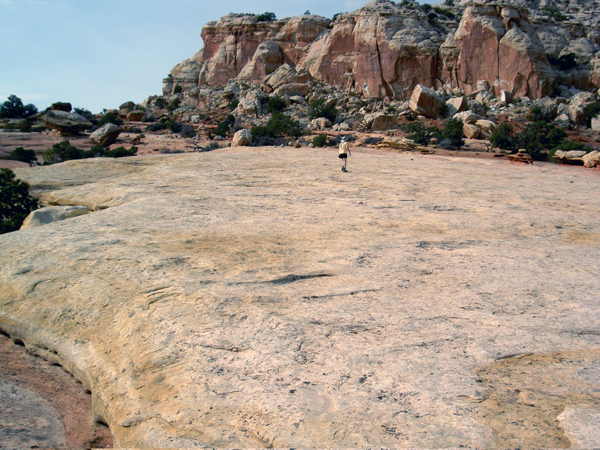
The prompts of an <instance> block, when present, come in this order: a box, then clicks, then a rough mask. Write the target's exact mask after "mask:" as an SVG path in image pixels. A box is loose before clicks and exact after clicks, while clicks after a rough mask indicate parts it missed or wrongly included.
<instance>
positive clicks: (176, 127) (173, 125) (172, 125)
mask: <svg viewBox="0 0 600 450" xmlns="http://www.w3.org/2000/svg"><path fill="white" fill-rule="evenodd" d="M165 127H166V128H167V129H168V130H169V131H170V132H171V133H179V132H180V131H181V128H182V125H181V122H178V121H177V120H175V119H169V120H168V121H167V122H166V123H165Z"/></svg>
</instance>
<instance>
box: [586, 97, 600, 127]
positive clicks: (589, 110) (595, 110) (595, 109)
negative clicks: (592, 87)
mask: <svg viewBox="0 0 600 450" xmlns="http://www.w3.org/2000/svg"><path fill="white" fill-rule="evenodd" d="M583 113H584V114H585V123H586V125H587V126H588V127H591V126H592V119H593V118H594V117H596V116H597V115H598V114H600V103H590V104H589V105H586V106H584V108H583Z"/></svg>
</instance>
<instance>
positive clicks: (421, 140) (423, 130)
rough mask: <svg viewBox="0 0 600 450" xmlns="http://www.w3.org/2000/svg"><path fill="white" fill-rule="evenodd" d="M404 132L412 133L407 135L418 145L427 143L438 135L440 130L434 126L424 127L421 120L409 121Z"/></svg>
mask: <svg viewBox="0 0 600 450" xmlns="http://www.w3.org/2000/svg"><path fill="white" fill-rule="evenodd" d="M405 130H406V132H408V133H412V134H409V135H408V136H407V138H408V139H411V140H413V141H414V142H415V144H418V145H429V144H431V141H432V140H433V139H435V138H437V137H439V135H440V130H439V129H438V128H436V127H426V126H425V125H424V124H423V122H411V123H409V124H408V125H407V126H406V128H405Z"/></svg>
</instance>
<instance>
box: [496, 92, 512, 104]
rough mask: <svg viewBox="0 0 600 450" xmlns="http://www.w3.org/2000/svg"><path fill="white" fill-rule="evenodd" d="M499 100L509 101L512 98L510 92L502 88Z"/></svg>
mask: <svg viewBox="0 0 600 450" xmlns="http://www.w3.org/2000/svg"><path fill="white" fill-rule="evenodd" d="M499 98H500V101H501V102H504V103H510V102H512V100H513V95H512V92H510V91H507V90H504V89H502V90H501V91H500V97H499Z"/></svg>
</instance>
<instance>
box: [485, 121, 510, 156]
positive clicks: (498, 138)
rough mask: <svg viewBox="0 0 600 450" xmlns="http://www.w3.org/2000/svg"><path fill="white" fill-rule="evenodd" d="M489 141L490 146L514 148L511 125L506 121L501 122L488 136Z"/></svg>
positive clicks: (506, 148) (505, 148)
mask: <svg viewBox="0 0 600 450" xmlns="http://www.w3.org/2000/svg"><path fill="white" fill-rule="evenodd" d="M490 143H491V144H492V148H494V147H495V148H501V149H504V150H510V151H513V150H515V146H516V140H515V138H514V137H513V127H512V126H510V125H509V124H508V123H507V122H502V123H501V124H500V125H498V128H497V129H496V131H494V132H493V133H492V135H491V136H490Z"/></svg>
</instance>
